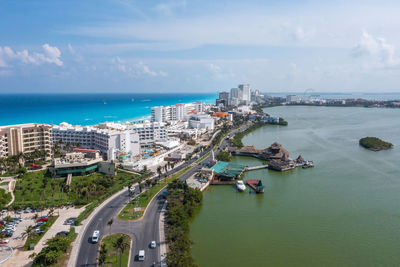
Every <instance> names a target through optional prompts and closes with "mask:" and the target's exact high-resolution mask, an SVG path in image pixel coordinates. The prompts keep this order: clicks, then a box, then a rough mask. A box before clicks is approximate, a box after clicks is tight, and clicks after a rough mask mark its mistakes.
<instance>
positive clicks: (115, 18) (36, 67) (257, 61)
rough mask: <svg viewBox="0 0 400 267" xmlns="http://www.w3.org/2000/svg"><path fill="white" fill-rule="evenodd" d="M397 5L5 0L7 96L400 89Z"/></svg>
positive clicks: (303, 0)
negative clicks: (247, 88) (245, 87)
mask: <svg viewBox="0 0 400 267" xmlns="http://www.w3.org/2000/svg"><path fill="white" fill-rule="evenodd" d="M399 13H400V3H399V2H398V1H391V0H384V1H379V2H378V1H372V0H366V1H361V0H355V1H344V0H339V1H335V2H334V3H333V2H332V3H321V1H315V0H300V1H293V0H285V1H279V3H277V1H269V0H267V1H257V0H253V1H245V2H244V1H243V2H238V1H229V2H228V1H217V2H215V1H197V0H195V1H185V0H170V1H152V0H150V1H131V0H118V1H111V0H108V1H101V2H99V1H50V0H46V1H40V2H32V1H28V0H21V1H10V0H5V1H1V2H0V22H1V23H0V33H1V34H0V94H4V93H30V92H35V93H96V92H101V93H117V92H118V93H177V92H178V93H179V92H185V93H199V92H202V93H215V92H221V91H229V90H230V89H231V88H232V87H234V86H236V85H237V84H250V85H251V88H252V89H253V90H256V89H258V90H260V91H261V92H272V93H302V92H305V91H306V90H307V89H308V88H312V89H313V90H314V91H315V92H317V93H333V92H340V93H352V92H366V93H377V94H379V93H387V92H394V93H398V92H400V56H399V54H398V51H397V50H398V48H399V47H400V34H399V33H400V29H399V28H398V26H397V25H399V24H400V17H399V16H398V14H399Z"/></svg>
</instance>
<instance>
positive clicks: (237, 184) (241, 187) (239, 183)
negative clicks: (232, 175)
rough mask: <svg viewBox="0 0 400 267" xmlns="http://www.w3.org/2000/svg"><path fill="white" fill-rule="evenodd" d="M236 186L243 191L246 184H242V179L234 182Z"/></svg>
mask: <svg viewBox="0 0 400 267" xmlns="http://www.w3.org/2000/svg"><path fill="white" fill-rule="evenodd" d="M236 188H237V190H238V191H244V190H246V186H245V185H244V183H243V181H242V180H239V181H237V182H236Z"/></svg>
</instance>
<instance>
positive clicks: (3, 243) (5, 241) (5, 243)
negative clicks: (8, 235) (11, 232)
mask: <svg viewBox="0 0 400 267" xmlns="http://www.w3.org/2000/svg"><path fill="white" fill-rule="evenodd" d="M9 241H10V240H8V239H4V240H2V241H0V245H7V244H8V242H9Z"/></svg>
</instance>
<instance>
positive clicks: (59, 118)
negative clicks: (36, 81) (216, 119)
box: [0, 94, 217, 125]
mask: <svg viewBox="0 0 400 267" xmlns="http://www.w3.org/2000/svg"><path fill="white" fill-rule="evenodd" d="M216 98H217V94H7V95H6V94H4V95H0V114H1V115H0V125H9V124H18V123H30V122H37V123H49V124H59V123H61V122H68V123H71V124H79V125H94V124H97V123H99V122H105V121H121V122H122V121H139V120H144V119H149V118H150V114H151V107H152V106H160V105H172V104H177V103H190V102H195V101H202V102H205V103H215V99H216Z"/></svg>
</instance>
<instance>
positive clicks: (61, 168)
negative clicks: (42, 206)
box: [49, 148, 115, 176]
mask: <svg viewBox="0 0 400 267" xmlns="http://www.w3.org/2000/svg"><path fill="white" fill-rule="evenodd" d="M103 165H105V166H103ZM49 169H50V171H54V172H55V173H56V175H57V176H67V175H82V173H85V174H87V173H88V172H95V171H100V172H103V173H106V174H115V164H110V163H108V162H103V158H102V157H101V155H100V151H99V150H96V149H83V148H74V150H73V152H72V153H67V154H66V155H65V156H63V157H62V158H55V159H54V160H53V163H52V165H51V166H50V168H49Z"/></svg>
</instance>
